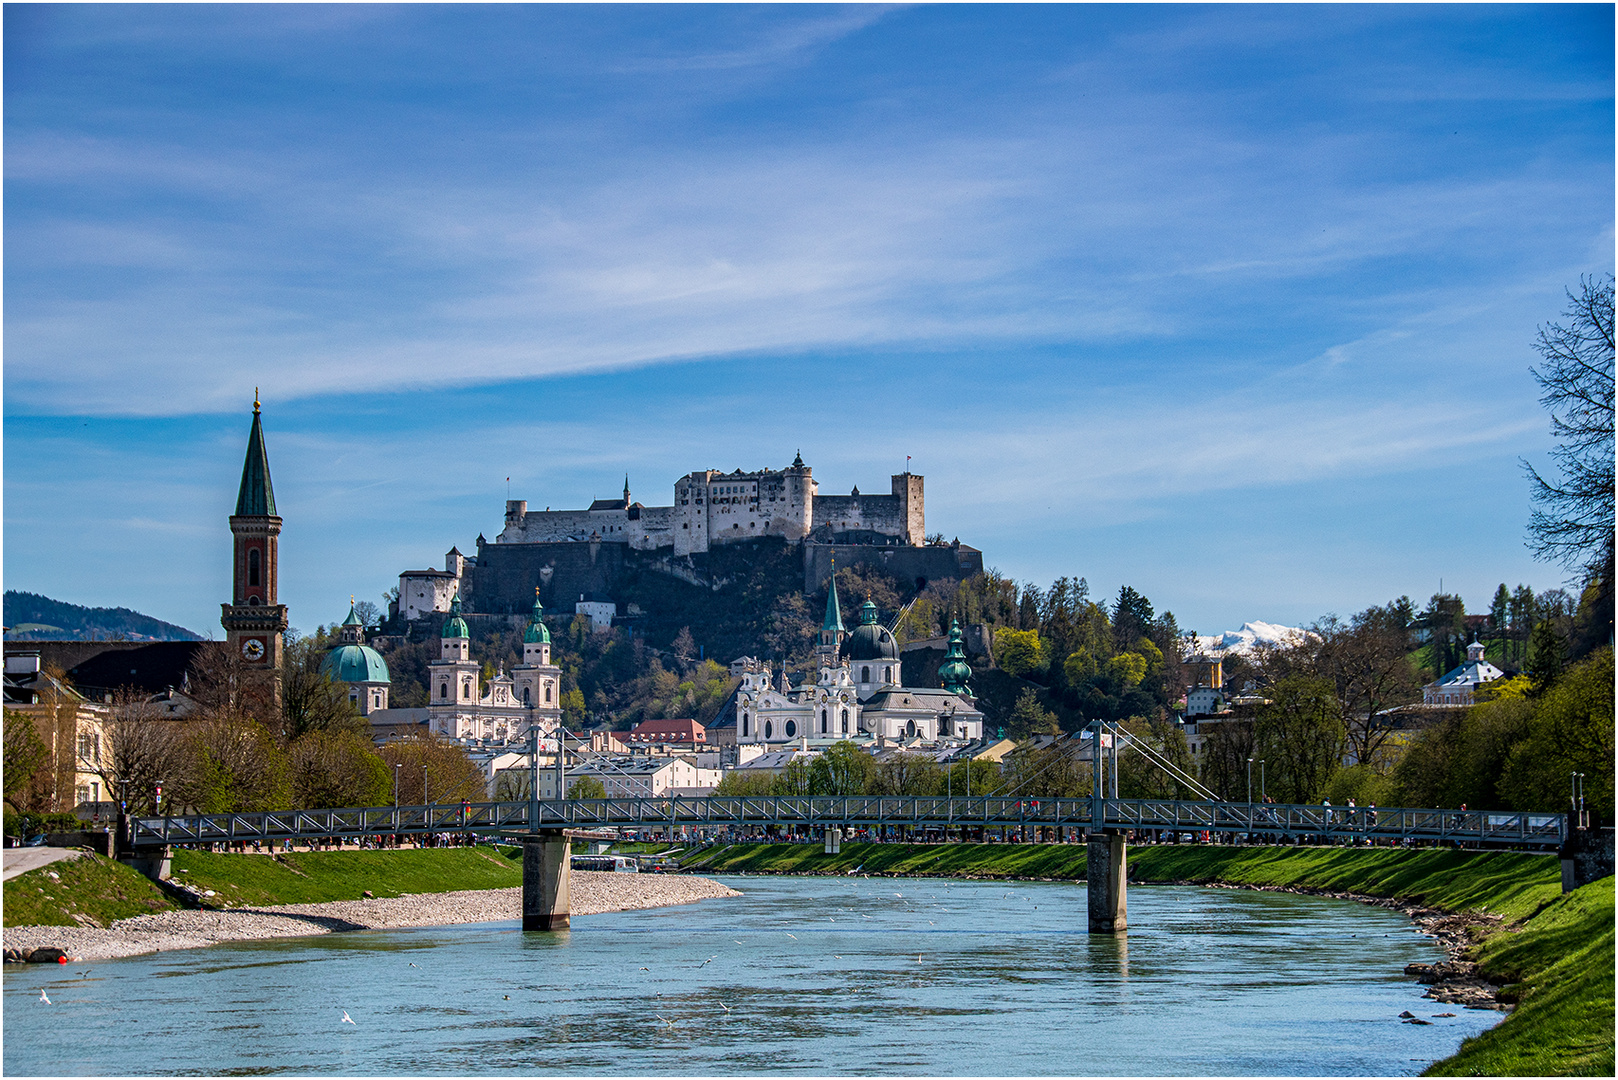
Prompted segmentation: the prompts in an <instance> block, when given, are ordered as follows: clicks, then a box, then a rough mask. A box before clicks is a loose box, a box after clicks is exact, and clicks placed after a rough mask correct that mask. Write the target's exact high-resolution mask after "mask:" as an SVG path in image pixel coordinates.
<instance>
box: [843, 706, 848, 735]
mask: <svg viewBox="0 0 1618 1080" xmlns="http://www.w3.org/2000/svg"><path fill="white" fill-rule="evenodd" d="M843 734H844V735H847V734H848V710H847V709H844V710H843Z"/></svg>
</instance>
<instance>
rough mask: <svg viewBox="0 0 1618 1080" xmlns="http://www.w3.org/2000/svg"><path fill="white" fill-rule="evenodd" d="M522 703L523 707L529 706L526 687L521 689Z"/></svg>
mask: <svg viewBox="0 0 1618 1080" xmlns="http://www.w3.org/2000/svg"><path fill="white" fill-rule="evenodd" d="M522 703H523V704H524V705H527V704H529V701H528V687H526V686H525V687H523V688H522Z"/></svg>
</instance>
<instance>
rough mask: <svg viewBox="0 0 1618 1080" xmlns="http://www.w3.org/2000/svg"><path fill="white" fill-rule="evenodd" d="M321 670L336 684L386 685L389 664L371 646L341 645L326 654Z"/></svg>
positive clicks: (389, 680)
mask: <svg viewBox="0 0 1618 1080" xmlns="http://www.w3.org/2000/svg"><path fill="white" fill-rule="evenodd" d="M320 670H321V671H322V672H324V673H325V674H327V675H330V676H331V677H332V680H333V681H334V682H344V683H386V682H391V681H392V680H391V679H389V678H388V662H387V661H386V660H384V659H382V654H381V653H379V652H377V651H376V650H375V649H373V648H371V647H370V646H369V645H339V646H337V648H335V649H333V650H332V651H331V652H329V653H327V654H326V659H325V662H324V663H322V664H321V665H320Z"/></svg>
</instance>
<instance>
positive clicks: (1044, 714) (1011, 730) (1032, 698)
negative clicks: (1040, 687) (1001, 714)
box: [1006, 687, 1062, 739]
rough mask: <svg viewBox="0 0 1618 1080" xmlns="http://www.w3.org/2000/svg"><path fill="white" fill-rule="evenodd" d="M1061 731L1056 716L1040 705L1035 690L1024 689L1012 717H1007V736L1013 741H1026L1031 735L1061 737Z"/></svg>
mask: <svg viewBox="0 0 1618 1080" xmlns="http://www.w3.org/2000/svg"><path fill="white" fill-rule="evenodd" d="M1061 731H1062V728H1061V726H1060V725H1059V724H1058V723H1057V721H1056V714H1055V713H1053V712H1051V711H1050V710H1049V709H1047V708H1045V707H1044V706H1043V705H1041V704H1040V703H1039V697H1038V695H1036V694H1035V693H1034V691H1033V690H1031V689H1029V688H1027V687H1024V688H1023V691H1022V693H1021V694H1019V695H1017V703H1016V704H1015V705H1014V706H1012V709H1011V715H1010V716H1008V717H1006V732H1007V734H1008V735H1010V736H1011V737H1012V738H1013V739H1026V738H1028V737H1029V736H1030V735H1059V734H1061Z"/></svg>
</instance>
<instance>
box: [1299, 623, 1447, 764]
mask: <svg viewBox="0 0 1618 1080" xmlns="http://www.w3.org/2000/svg"><path fill="white" fill-rule="evenodd" d="M1311 629H1312V632H1313V634H1314V636H1313V637H1311V638H1306V639H1305V640H1304V641H1303V642H1301V643H1299V644H1298V645H1297V646H1296V647H1295V651H1296V652H1298V653H1300V654H1302V655H1303V656H1305V657H1307V659H1306V660H1305V661H1304V662H1302V663H1301V664H1300V665H1299V668H1300V670H1301V671H1302V672H1304V673H1307V674H1313V675H1318V676H1321V677H1323V678H1326V679H1330V680H1331V682H1332V686H1333V688H1334V690H1335V693H1336V695H1337V703H1338V707H1339V710H1340V712H1341V714H1342V716H1343V720H1344V722H1345V725H1346V730H1347V735H1348V750H1349V754H1350V755H1351V756H1352V757H1353V759H1354V760H1355V761H1356V762H1358V763H1360V764H1365V765H1372V766H1373V767H1377V768H1378V769H1379V770H1380V769H1382V768H1383V766H1385V764H1386V759H1387V755H1386V754H1385V753H1384V751H1385V749H1387V747H1388V740H1389V739H1391V738H1392V737H1393V734H1394V732H1393V728H1392V726H1391V725H1390V724H1389V723H1388V722H1387V719H1386V717H1384V716H1383V715H1382V713H1383V711H1384V710H1386V709H1389V708H1392V707H1393V706H1396V705H1404V704H1408V703H1410V702H1413V701H1417V700H1419V699H1420V697H1421V680H1420V679H1419V678H1418V677H1417V673H1416V670H1415V669H1414V668H1413V667H1412V666H1411V664H1410V660H1409V652H1410V644H1411V642H1410V631H1409V628H1408V625H1407V621H1406V618H1405V615H1404V613H1403V612H1402V611H1401V610H1400V609H1399V606H1398V604H1397V603H1393V604H1388V605H1386V606H1384V607H1370V608H1366V609H1365V610H1364V611H1362V612H1360V613H1359V614H1358V615H1355V616H1354V617H1353V619H1351V620H1350V621H1349V622H1348V623H1346V624H1345V623H1343V622H1341V621H1340V620H1338V619H1337V617H1336V616H1327V617H1326V618H1325V619H1322V620H1320V621H1319V622H1317V623H1316V624H1315V625H1314V626H1313V627H1312V628H1311Z"/></svg>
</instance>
